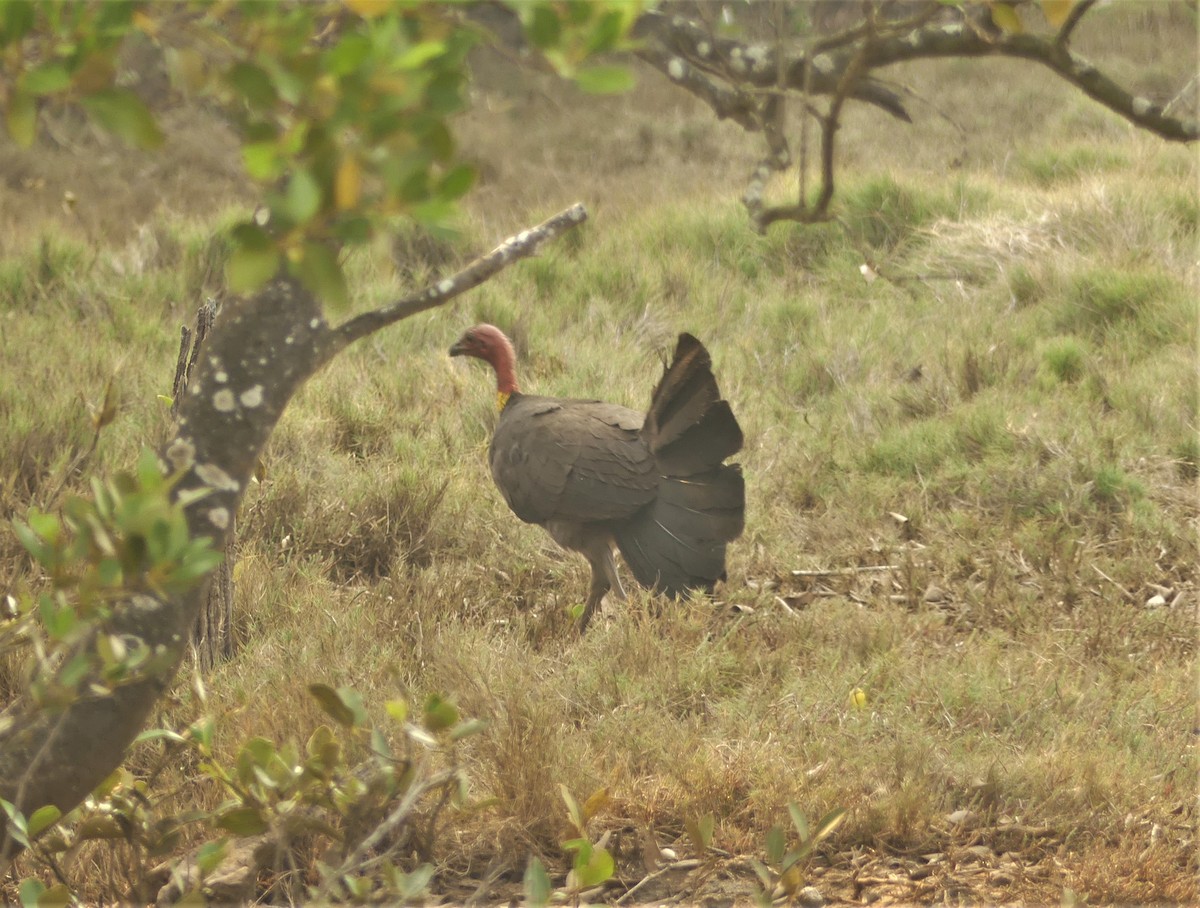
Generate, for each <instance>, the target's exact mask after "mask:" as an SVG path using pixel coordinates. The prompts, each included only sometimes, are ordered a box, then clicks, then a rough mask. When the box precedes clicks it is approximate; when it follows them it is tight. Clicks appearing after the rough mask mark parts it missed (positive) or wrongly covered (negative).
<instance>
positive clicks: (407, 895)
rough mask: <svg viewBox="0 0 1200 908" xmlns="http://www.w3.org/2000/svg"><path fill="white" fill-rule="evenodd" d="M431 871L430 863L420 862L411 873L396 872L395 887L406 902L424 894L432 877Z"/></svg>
mask: <svg viewBox="0 0 1200 908" xmlns="http://www.w3.org/2000/svg"><path fill="white" fill-rule="evenodd" d="M433 871H434V867H433V865H432V864H422V865H421V866H420V867H418V868H417V869H416V870H414V871H413V872H412V873H397V874H396V888H397V889H398V890H399V894H400V897H401V898H402V899H404V900H405V901H406V902H407V901H411V900H413V899H416V898H418V897H420V896H422V895H424V894H425V890H426V889H427V888H428V886H429V881H430V880H432V879H433Z"/></svg>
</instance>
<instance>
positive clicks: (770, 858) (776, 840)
mask: <svg viewBox="0 0 1200 908" xmlns="http://www.w3.org/2000/svg"><path fill="white" fill-rule="evenodd" d="M786 850H787V841H786V839H785V838H784V835H783V830H782V829H780V828H779V827H778V826H772V827H771V828H770V830H768V831H767V863H768V864H778V863H779V862H780V861H782V860H783V853H784V852H785V851H786Z"/></svg>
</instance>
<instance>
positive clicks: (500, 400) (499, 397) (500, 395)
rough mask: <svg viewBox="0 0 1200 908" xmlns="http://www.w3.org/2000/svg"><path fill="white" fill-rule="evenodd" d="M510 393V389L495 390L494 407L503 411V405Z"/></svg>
mask: <svg viewBox="0 0 1200 908" xmlns="http://www.w3.org/2000/svg"><path fill="white" fill-rule="evenodd" d="M511 394H512V392H511V391H497V392H496V409H497V410H499V411H500V412H501V413H503V412H504V407H505V405H506V404H507V403H508V398H509V397H510V396H511Z"/></svg>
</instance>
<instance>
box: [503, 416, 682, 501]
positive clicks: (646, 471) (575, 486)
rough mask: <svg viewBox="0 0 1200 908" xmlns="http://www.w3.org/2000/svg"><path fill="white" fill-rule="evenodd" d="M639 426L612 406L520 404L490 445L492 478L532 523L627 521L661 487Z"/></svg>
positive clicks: (637, 420)
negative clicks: (625, 519)
mask: <svg viewBox="0 0 1200 908" xmlns="http://www.w3.org/2000/svg"><path fill="white" fill-rule="evenodd" d="M641 425H642V415H641V414H640V413H638V412H636V411H634V410H630V409H628V408H626V407H618V406H615V405H613V404H606V403H601V402H599V401H580V400H564V399H557V398H546V397H533V396H527V395H522V396H520V397H515V398H513V399H511V400H510V401H509V404H508V406H506V407H505V408H504V412H503V413H502V414H501V416H500V421H499V423H498V424H497V426H496V433H495V435H494V436H493V437H492V445H491V467H492V477H493V478H494V479H495V480H496V485H497V487H499V489H500V491H501V493H502V494H503V495H504V498H505V500H506V501H507V502H508V504H509V506H510V507H511V508H512V509H513V512H514V513H515V514H516V515H517V516H518V517H520V518H521V519H522V520H524V521H527V522H528V523H545V522H546V521H547V520H569V521H587V522H591V521H600V520H615V519H620V518H623V517H628V516H630V515H631V514H633V513H634V512H636V511H637V510H638V509H639V508H641V507H643V506H644V505H646V504H647V503H648V502H650V501H651V500H653V498H654V495H655V489H656V488H657V485H658V476H657V471H656V468H655V464H654V457H653V455H652V454H651V453H650V451H649V449H648V448H647V447H646V444H645V442H644V441H642V439H641V437H640V435H639V431H638V430H639V429H640V428H641Z"/></svg>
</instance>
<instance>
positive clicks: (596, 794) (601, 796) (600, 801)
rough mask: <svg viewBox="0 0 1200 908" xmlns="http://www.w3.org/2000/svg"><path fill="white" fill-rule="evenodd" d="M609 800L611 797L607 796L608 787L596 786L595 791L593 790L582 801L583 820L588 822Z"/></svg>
mask: <svg viewBox="0 0 1200 908" xmlns="http://www.w3.org/2000/svg"><path fill="white" fill-rule="evenodd" d="M611 800H612V798H610V797H609V794H608V788H597V789H596V790H595V791H593V792H592V793H591V794H590V795H588V797H587V800H586V801H584V802H583V807H582V811H583V822H584V823H587V822H589V821H590V820H591V819H592V818H593V817H594V816H596V815H597V814H598V813H600V811H602V810H603V809H604V808H605V807H607V806H608V803H609V801H611Z"/></svg>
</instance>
